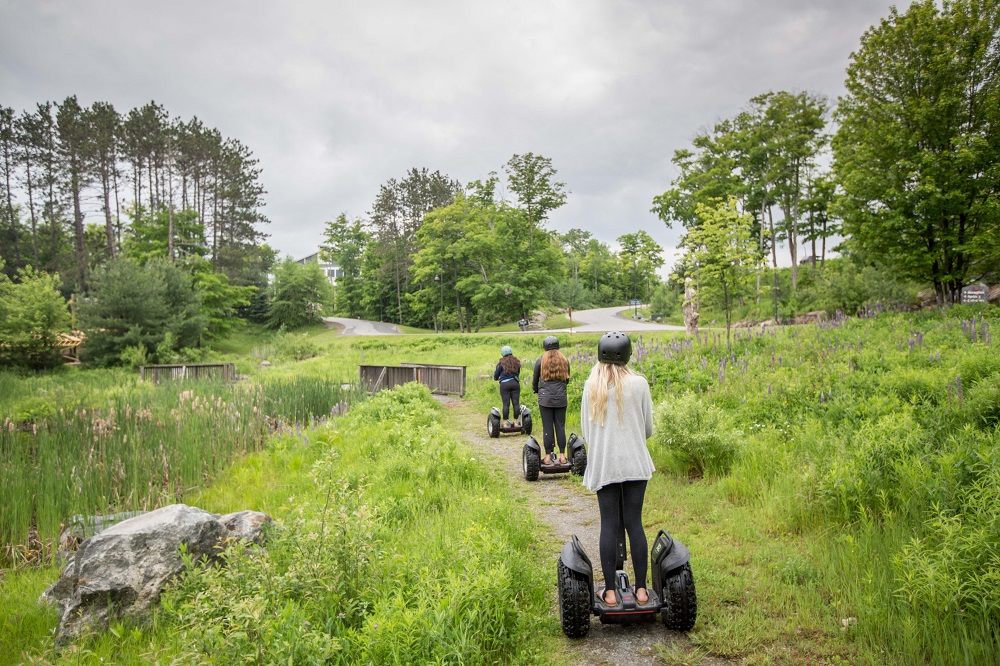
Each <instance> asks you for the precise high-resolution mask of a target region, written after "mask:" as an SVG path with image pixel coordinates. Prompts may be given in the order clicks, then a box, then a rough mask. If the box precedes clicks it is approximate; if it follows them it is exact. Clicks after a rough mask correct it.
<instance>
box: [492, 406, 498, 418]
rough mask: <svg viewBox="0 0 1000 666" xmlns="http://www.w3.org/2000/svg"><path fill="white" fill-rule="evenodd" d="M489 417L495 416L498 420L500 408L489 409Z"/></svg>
mask: <svg viewBox="0 0 1000 666" xmlns="http://www.w3.org/2000/svg"><path fill="white" fill-rule="evenodd" d="M490 416H495V417H497V418H500V408H499V407H493V408H491V409H490Z"/></svg>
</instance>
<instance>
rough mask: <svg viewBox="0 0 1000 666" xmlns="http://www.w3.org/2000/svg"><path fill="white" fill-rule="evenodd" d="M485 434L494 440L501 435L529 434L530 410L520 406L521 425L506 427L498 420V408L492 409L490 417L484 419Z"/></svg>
mask: <svg viewBox="0 0 1000 666" xmlns="http://www.w3.org/2000/svg"><path fill="white" fill-rule="evenodd" d="M486 432H487V433H489V435H490V437H492V438H493V439H496V438H497V437H499V436H500V435H501V434H505V435H511V434H518V435H520V434H524V435H530V434H531V410H530V409H528V408H527V407H525V406H524V405H521V425H513V426H510V427H506V426H504V425H503V421H502V420H501V419H500V408H499V407H494V408H493V409H491V410H490V415H489V416H487V417H486Z"/></svg>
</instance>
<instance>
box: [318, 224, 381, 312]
mask: <svg viewBox="0 0 1000 666" xmlns="http://www.w3.org/2000/svg"><path fill="white" fill-rule="evenodd" d="M324 235H325V239H326V246H325V248H324V249H323V254H324V256H325V257H326V258H327V259H330V260H332V261H333V262H334V263H336V264H337V266H338V267H339V268H340V276H339V277H337V287H336V293H335V294H334V311H335V312H336V313H337V314H339V315H343V316H345V317H354V318H359V317H362V316H363V315H364V290H363V284H362V276H361V272H362V267H363V260H362V259H363V256H364V253H365V248H366V247H367V246H368V243H369V242H370V241H371V236H370V235H369V234H368V232H366V231H365V230H364V228H363V227H362V226H361V222H360V221H359V220H355V221H354V222H351V221H349V220H348V219H347V215H345V214H344V213H341V214H340V215H339V216H338V217H337V219H336V220H334V221H332V222H327V223H326V231H325V234H324Z"/></svg>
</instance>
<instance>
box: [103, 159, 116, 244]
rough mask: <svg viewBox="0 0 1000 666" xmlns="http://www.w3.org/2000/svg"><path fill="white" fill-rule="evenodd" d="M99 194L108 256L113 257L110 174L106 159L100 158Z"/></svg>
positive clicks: (113, 229) (113, 228)
mask: <svg viewBox="0 0 1000 666" xmlns="http://www.w3.org/2000/svg"><path fill="white" fill-rule="evenodd" d="M101 194H102V195H103V197H104V233H105V236H106V237H107V244H108V256H109V257H110V258H112V259H114V258H115V227H114V223H113V222H112V221H111V174H110V173H108V159H107V157H106V156H102V158H101Z"/></svg>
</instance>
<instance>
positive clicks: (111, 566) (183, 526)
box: [42, 504, 238, 642]
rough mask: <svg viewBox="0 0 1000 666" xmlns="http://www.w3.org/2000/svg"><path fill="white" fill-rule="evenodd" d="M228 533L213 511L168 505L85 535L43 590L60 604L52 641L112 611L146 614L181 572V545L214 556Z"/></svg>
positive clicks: (93, 625)
mask: <svg viewBox="0 0 1000 666" xmlns="http://www.w3.org/2000/svg"><path fill="white" fill-rule="evenodd" d="M235 515H238V514H235ZM228 536H229V532H228V530H227V529H226V527H225V526H224V525H223V524H222V523H221V522H219V520H218V519H217V518H216V516H215V515H214V514H211V513H209V512H207V511H202V510H201V509H197V508H195V507H190V506H186V505H184V504H172V505H170V506H165V507H163V508H162V509H157V510H156V511H151V512H149V513H145V514H142V515H140V516H136V517H135V518H131V519H129V520H125V521H123V522H120V523H118V524H116V525H113V526H112V527H109V528H108V529H106V530H104V531H103V532H101V533H100V534H97V535H95V536H92V537H90V538H88V539H87V540H85V541H84V542H83V543H82V544H80V547H79V549H78V550H77V552H76V555H75V556H74V557H73V560H72V561H71V562H70V563H69V564H68V565H67V566H66V568H65V569H63V572H62V575H60V577H59V580H58V581H56V583H55V584H53V585H52V586H51V587H49V588H48V589H47V590H45V592H44V593H43V594H42V600H43V601H47V602H50V603H55V604H58V605H59V606H60V607H61V609H62V616H61V618H60V621H59V628H58V629H57V631H56V641H57V642H65V641H66V640H67V639H70V638H73V637H74V636H77V635H79V634H80V633H82V632H85V631H88V630H91V629H99V628H103V627H104V626H106V625H107V623H108V619H109V618H110V617H111V616H112V615H113V614H114V615H123V616H138V615H141V614H143V613H145V612H146V611H147V610H148V609H149V607H150V605H151V604H153V603H155V602H156V601H157V600H158V599H159V595H160V592H161V591H162V590H163V587H164V585H166V584H167V582H169V581H170V580H171V579H172V578H174V577H175V576H177V575H178V574H180V573H181V572H182V571H183V569H184V564H183V562H182V561H181V557H180V553H179V548H180V546H181V545H182V544H184V545H185V546H186V547H187V552H188V553H190V554H191V555H192V556H194V557H195V558H196V559H198V558H200V557H206V558H209V559H216V558H217V557H218V555H219V554H220V552H221V551H220V544H221V543H222V542H223V541H224V540H225V539H226V538H227V537H228Z"/></svg>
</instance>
